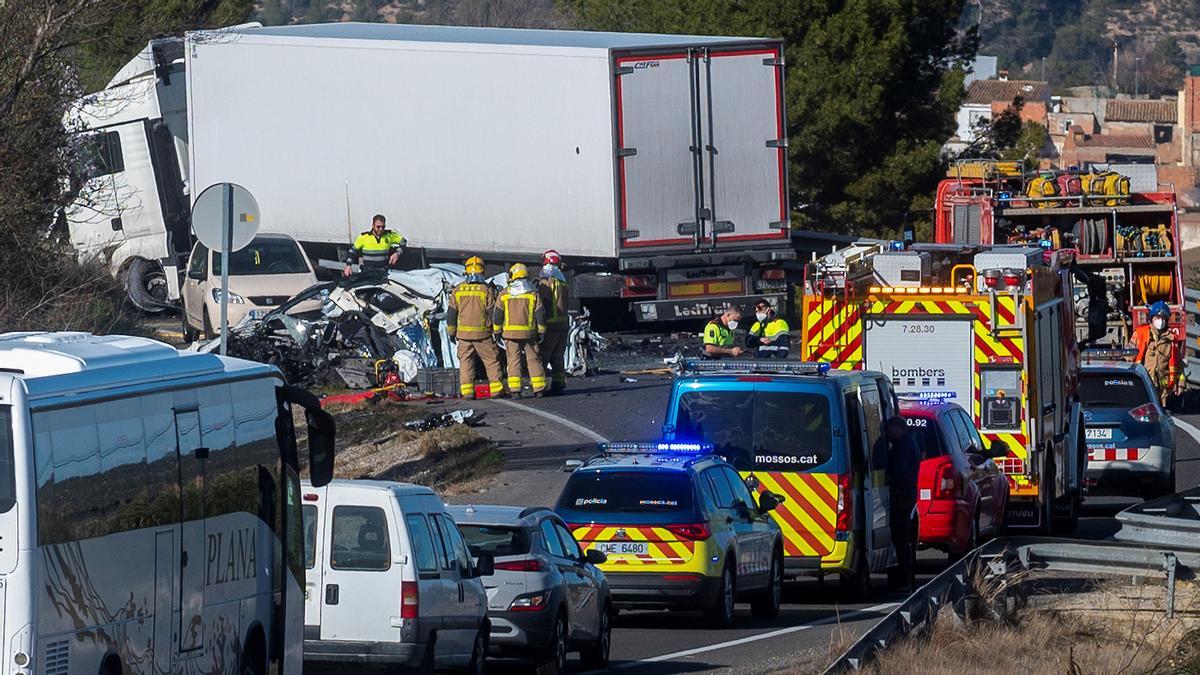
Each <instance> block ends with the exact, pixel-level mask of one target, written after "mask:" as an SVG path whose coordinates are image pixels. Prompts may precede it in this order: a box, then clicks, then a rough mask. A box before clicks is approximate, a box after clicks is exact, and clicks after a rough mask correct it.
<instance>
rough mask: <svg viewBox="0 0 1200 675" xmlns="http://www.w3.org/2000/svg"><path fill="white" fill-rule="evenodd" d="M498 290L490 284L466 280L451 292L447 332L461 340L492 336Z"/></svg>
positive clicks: (482, 338)
mask: <svg viewBox="0 0 1200 675" xmlns="http://www.w3.org/2000/svg"><path fill="white" fill-rule="evenodd" d="M495 305H496V291H495V290H494V289H493V288H492V287H491V286H490V285H488V284H480V283H472V282H470V281H464V282H462V283H461V284H459V285H457V286H455V287H454V290H453V291H451V292H450V302H449V307H447V308H446V332H448V333H449V334H450V336H451V337H453V338H456V339H459V340H468V341H470V340H486V339H488V338H490V337H491V336H492V318H491V317H492V309H493V308H494V307H495Z"/></svg>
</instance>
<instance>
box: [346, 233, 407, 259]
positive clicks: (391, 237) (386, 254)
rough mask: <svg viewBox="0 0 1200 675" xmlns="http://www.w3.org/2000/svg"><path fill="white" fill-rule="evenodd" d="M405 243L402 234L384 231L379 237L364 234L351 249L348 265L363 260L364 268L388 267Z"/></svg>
mask: <svg viewBox="0 0 1200 675" xmlns="http://www.w3.org/2000/svg"><path fill="white" fill-rule="evenodd" d="M405 243H406V242H405V241H404V237H402V236H400V233H398V232H393V231H391V230H384V231H383V234H381V235H379V236H378V237H376V236H375V233H374V232H363V233H362V234H360V235H358V238H357V239H355V240H354V245H353V246H351V247H350V253H349V254H347V255H346V264H347V265H353V264H354V263H356V262H359V261H360V260H361V261H362V265H363V266H364V267H387V264H388V258H390V257H391V255H392V254H393V253H396V252H398V251H399V250H400V247H401V246H404V244H405Z"/></svg>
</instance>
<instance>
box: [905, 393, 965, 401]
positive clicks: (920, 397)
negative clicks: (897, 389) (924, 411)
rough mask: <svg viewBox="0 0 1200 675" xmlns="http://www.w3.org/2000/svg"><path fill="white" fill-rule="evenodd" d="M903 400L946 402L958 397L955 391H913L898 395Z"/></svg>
mask: <svg viewBox="0 0 1200 675" xmlns="http://www.w3.org/2000/svg"><path fill="white" fill-rule="evenodd" d="M896 397H897V398H899V399H900V400H901V401H918V402H920V403H946V402H948V401H949V400H950V399H952V398H958V394H957V393H955V392H953V391H913V392H907V393H904V394H897V396H896Z"/></svg>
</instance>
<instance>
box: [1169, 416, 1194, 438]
mask: <svg viewBox="0 0 1200 675" xmlns="http://www.w3.org/2000/svg"><path fill="white" fill-rule="evenodd" d="M1171 420H1172V421H1173V422H1175V426H1177V427H1179V430H1180V431H1182V432H1183V433H1185V434H1187V435H1188V436H1191V437H1192V440H1193V441H1196V443H1197V444H1200V429H1197V428H1196V427H1194V426H1192V425H1190V424H1188V423H1187V422H1184V421H1183V420H1181V419H1179V418H1178V417H1172V418H1171Z"/></svg>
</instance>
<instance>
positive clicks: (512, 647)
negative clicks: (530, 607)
mask: <svg viewBox="0 0 1200 675" xmlns="http://www.w3.org/2000/svg"><path fill="white" fill-rule="evenodd" d="M554 617H555V614H554V612H552V611H549V610H548V609H547V610H542V611H539V612H504V611H500V612H488V620H489V621H491V623H492V632H491V636H490V638H489V645H490V646H489V649H488V651H489V652H491V653H493V654H506V653H510V652H522V651H533V650H538V649H542V648H543V647H545V646H546V645H547V644H549V642H550V634H551V632H552V631H553V628H554V625H553V623H552V621H553V620H554Z"/></svg>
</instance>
